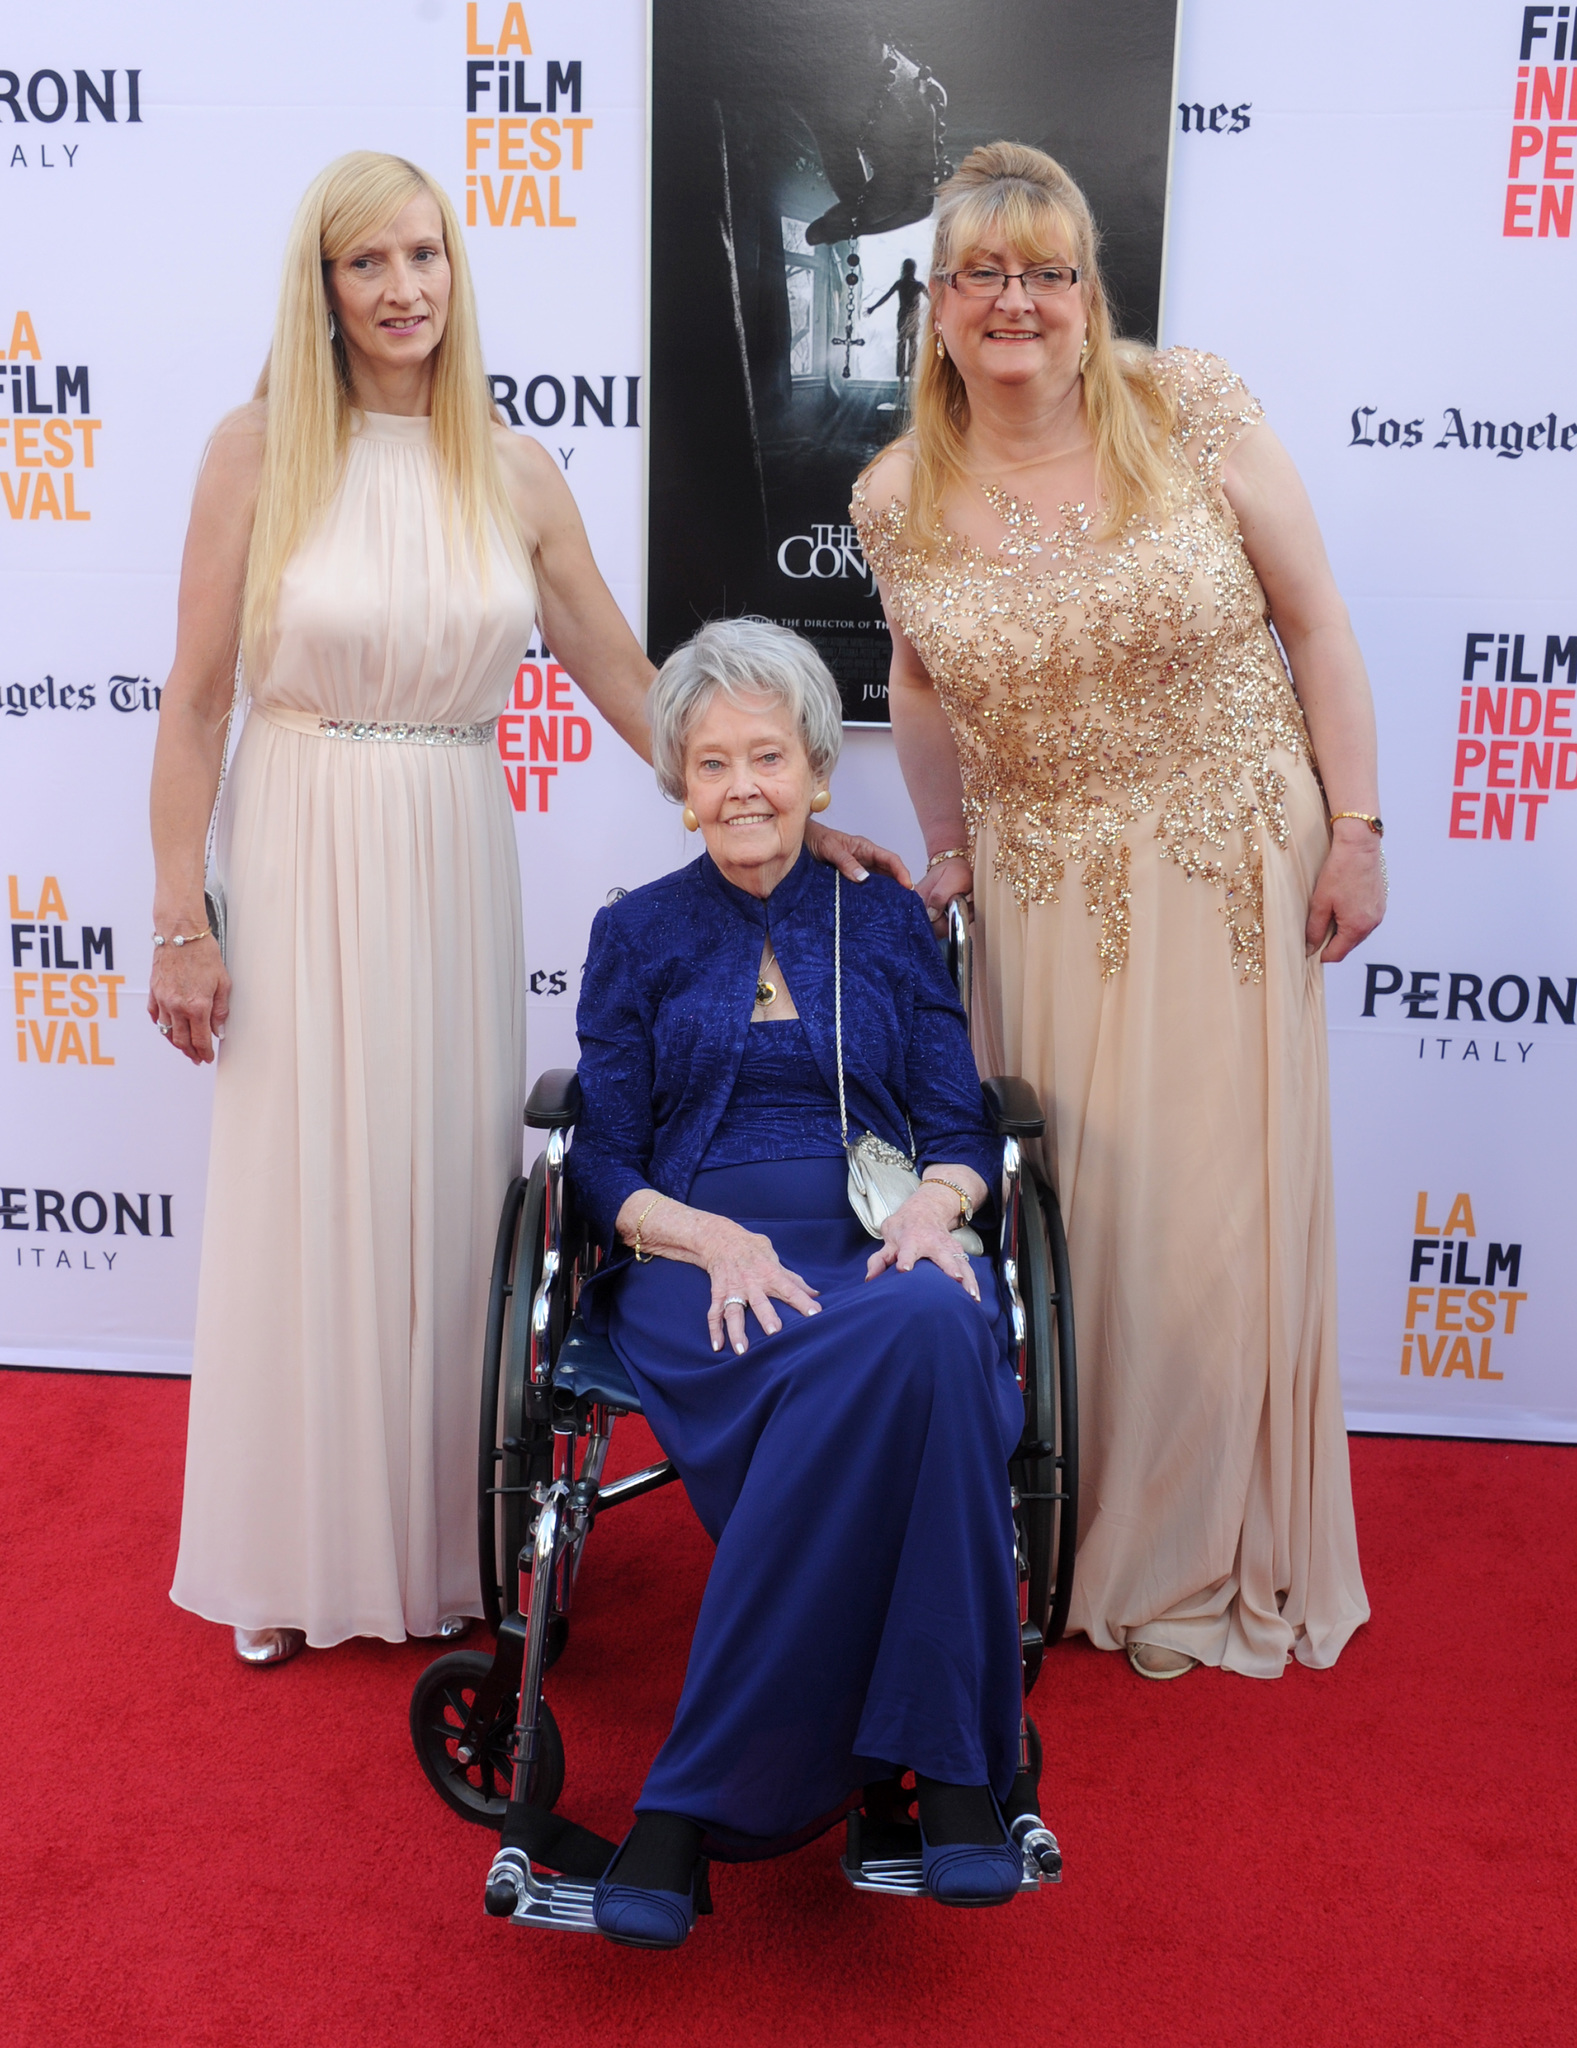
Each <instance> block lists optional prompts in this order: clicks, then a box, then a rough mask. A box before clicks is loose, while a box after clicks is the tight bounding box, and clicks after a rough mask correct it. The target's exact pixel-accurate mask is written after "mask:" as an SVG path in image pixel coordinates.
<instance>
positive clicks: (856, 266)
mask: <svg viewBox="0 0 1577 2048" xmlns="http://www.w3.org/2000/svg"><path fill="white" fill-rule="evenodd" d="M845 266H846V267H845V269H844V273H843V278H844V283H845V285H846V286H847V287H848V289H847V291H846V292H845V294H844V300H843V307H844V313H843V339H842V340H841V341H834V343H833V344H832V345H833V347H834V348H841V349H842V350H843V374H844V376H845V377H851V376H853V374H854V372H853V371H852V369H851V368H850V366H849V351H850V350H851V349H856V348H864V346H865V342H864V339H863V338H856V336H855V332H854V295H855V293H856V292H857V291H858V290H859V288H860V252H859V250H858V249H856V248H855V247H854V246H853V245H852V244H851V245H850V248H849V253H848V256H847V257H846V258H845Z"/></svg>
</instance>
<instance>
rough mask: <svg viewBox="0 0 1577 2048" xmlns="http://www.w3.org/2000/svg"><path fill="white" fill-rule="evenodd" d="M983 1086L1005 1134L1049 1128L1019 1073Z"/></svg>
mask: <svg viewBox="0 0 1577 2048" xmlns="http://www.w3.org/2000/svg"><path fill="white" fill-rule="evenodd" d="M980 1085H981V1087H982V1088H983V1089H984V1090H985V1094H986V1101H987V1102H988V1103H989V1104H990V1105H991V1115H992V1118H993V1120H994V1121H995V1123H996V1127H997V1130H998V1132H999V1133H1000V1134H1001V1136H1002V1137H1004V1138H1038V1137H1039V1136H1040V1135H1041V1133H1042V1132H1043V1131H1044V1130H1045V1128H1046V1115H1045V1111H1044V1110H1043V1109H1042V1108H1041V1106H1040V1098H1039V1096H1037V1095H1036V1093H1035V1091H1034V1089H1033V1088H1031V1086H1030V1085H1029V1083H1028V1082H1027V1081H1022V1080H1020V1079H1019V1077H1018V1075H1017V1074H998V1075H996V1076H994V1078H993V1079H991V1080H989V1081H982V1082H981V1084H980ZM527 1120H528V1121H529V1112H528V1113H527Z"/></svg>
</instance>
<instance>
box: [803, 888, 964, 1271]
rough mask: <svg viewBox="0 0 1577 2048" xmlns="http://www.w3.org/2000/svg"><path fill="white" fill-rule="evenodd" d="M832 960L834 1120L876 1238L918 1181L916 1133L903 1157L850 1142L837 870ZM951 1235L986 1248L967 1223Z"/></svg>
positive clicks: (883, 1144)
mask: <svg viewBox="0 0 1577 2048" xmlns="http://www.w3.org/2000/svg"><path fill="white" fill-rule="evenodd" d="M832 891H833V895H832V901H833V914H832V932H833V938H832V959H833V1016H834V1019H835V1023H836V1033H837V1045H838V1121H839V1123H840V1124H841V1126H842V1128H843V1150H844V1153H845V1155H846V1157H847V1159H848V1162H849V1207H850V1208H851V1209H852V1210H853V1211H854V1213H855V1215H856V1216H858V1217H859V1219H860V1221H861V1223H862V1224H863V1225H864V1226H865V1229H866V1231H867V1232H868V1233H869V1234H870V1236H872V1237H878V1238H879V1237H880V1236H881V1234H882V1225H883V1224H884V1223H885V1222H886V1221H887V1218H888V1217H889V1216H891V1215H892V1213H893V1212H894V1210H895V1209H901V1208H902V1207H903V1205H904V1203H905V1202H907V1201H908V1199H909V1197H910V1196H911V1195H912V1194H913V1193H914V1191H915V1189H916V1188H917V1187H918V1186H919V1185H920V1176H919V1174H918V1173H916V1172H915V1167H914V1158H913V1150H912V1148H913V1146H914V1132H913V1131H912V1130H911V1131H910V1133H909V1144H910V1147H911V1155H910V1157H908V1158H905V1157H904V1155H903V1153H902V1152H900V1151H899V1150H898V1148H897V1147H896V1146H895V1145H889V1144H888V1143H887V1141H886V1139H885V1138H878V1137H877V1135H876V1133H875V1132H874V1131H865V1132H863V1133H862V1134H861V1135H860V1136H859V1137H858V1138H856V1139H855V1141H854V1143H853V1144H852V1145H851V1144H850V1143H849V1112H848V1107H847V1104H846V1102H845V1100H844V1091H843V877H842V875H840V874H839V873H838V872H837V871H836V869H834V871H833V877H832ZM952 1234H953V1237H954V1239H955V1241H956V1242H957V1244H958V1247H959V1249H960V1250H961V1251H964V1252H967V1253H968V1254H969V1256H970V1258H972V1259H978V1258H979V1257H980V1256H981V1255H982V1253H983V1252H984V1251H985V1246H984V1245H983V1244H982V1243H981V1241H980V1234H979V1232H978V1231H976V1230H973V1229H971V1228H970V1226H969V1225H968V1224H967V1223H959V1224H955V1226H954V1228H953V1233H952Z"/></svg>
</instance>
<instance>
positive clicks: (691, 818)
mask: <svg viewBox="0 0 1577 2048" xmlns="http://www.w3.org/2000/svg"><path fill="white" fill-rule="evenodd" d="M679 815H680V817H681V818H683V820H684V829H685V830H686V831H687V832H699V831H700V829H701V820H700V819H699V818H698V817H697V816H696V814H695V812H694V811H692V810H691V808H690V806H689V805H688V804H686V805H685V807H684V809H683V810H682V811H681V812H680V813H679Z"/></svg>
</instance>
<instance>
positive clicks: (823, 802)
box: [810, 789, 832, 811]
mask: <svg viewBox="0 0 1577 2048" xmlns="http://www.w3.org/2000/svg"><path fill="white" fill-rule="evenodd" d="M831 802H832V791H831V790H830V789H818V790H817V792H816V794H815V795H814V796H813V797H812V798H811V800H810V807H811V809H812V810H813V811H824V810H825V809H826V808H827V806H828V805H829V804H830V803H831Z"/></svg>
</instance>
